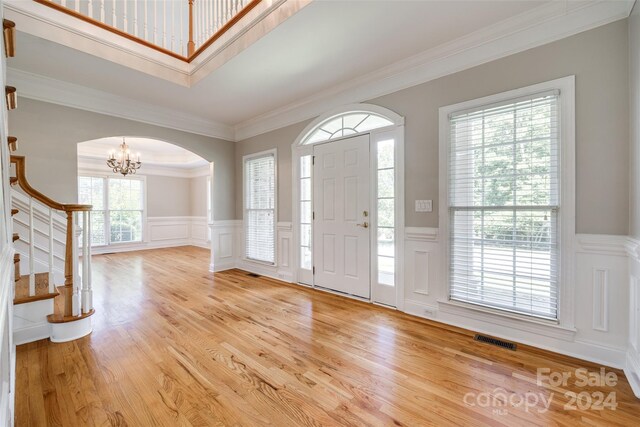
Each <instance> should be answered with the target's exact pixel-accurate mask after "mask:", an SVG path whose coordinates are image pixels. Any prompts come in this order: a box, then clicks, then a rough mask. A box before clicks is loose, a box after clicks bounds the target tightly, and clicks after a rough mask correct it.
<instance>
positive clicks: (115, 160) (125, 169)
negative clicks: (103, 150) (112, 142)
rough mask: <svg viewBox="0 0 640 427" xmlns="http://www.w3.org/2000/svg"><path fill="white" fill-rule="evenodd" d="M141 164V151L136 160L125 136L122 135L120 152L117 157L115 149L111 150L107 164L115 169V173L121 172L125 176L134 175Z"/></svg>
mask: <svg viewBox="0 0 640 427" xmlns="http://www.w3.org/2000/svg"><path fill="white" fill-rule="evenodd" d="M141 165H142V163H141V162H140V153H138V155H137V158H136V160H132V159H131V152H130V150H129V146H128V145H127V143H126V142H125V140H124V137H122V144H120V152H119V153H118V155H117V157H116V152H115V151H114V150H112V151H111V152H109V158H108V159H107V166H109V167H110V168H111V169H113V172H114V173H121V174H122V175H124V176H127V175H134V174H135V173H136V171H137V170H138V169H140V166H141Z"/></svg>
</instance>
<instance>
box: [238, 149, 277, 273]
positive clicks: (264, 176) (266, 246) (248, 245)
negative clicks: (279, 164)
mask: <svg viewBox="0 0 640 427" xmlns="http://www.w3.org/2000/svg"><path fill="white" fill-rule="evenodd" d="M275 218H276V154H275V152H274V151H269V152H265V153H259V154H256V155H252V156H247V157H245V158H244V221H245V258H246V259H249V260H253V261H260V262H264V263H268V264H275V258H276V251H275V231H276V223H275V221H276V219H275Z"/></svg>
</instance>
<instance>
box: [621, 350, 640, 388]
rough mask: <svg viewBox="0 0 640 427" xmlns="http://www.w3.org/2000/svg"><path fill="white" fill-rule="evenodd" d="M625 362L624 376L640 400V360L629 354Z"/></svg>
mask: <svg viewBox="0 0 640 427" xmlns="http://www.w3.org/2000/svg"><path fill="white" fill-rule="evenodd" d="M625 362H626V364H625V367H624V374H625V376H626V377H627V381H629V385H631V389H632V390H633V394H635V395H636V397H637V398H638V399H640V360H637V359H636V358H634V356H633V355H632V353H631V352H627V357H626V360H625Z"/></svg>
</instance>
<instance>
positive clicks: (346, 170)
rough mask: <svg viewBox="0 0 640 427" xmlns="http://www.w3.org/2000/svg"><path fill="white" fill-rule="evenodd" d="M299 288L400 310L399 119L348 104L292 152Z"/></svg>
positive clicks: (314, 125) (309, 130)
mask: <svg viewBox="0 0 640 427" xmlns="http://www.w3.org/2000/svg"><path fill="white" fill-rule="evenodd" d="M292 151H293V153H292V154H293V155H292V158H293V162H294V163H293V164H294V167H293V183H294V191H293V207H294V208H293V209H294V215H293V218H294V244H295V247H296V250H295V253H296V257H295V262H296V279H297V281H298V282H299V283H301V284H305V285H309V286H313V287H317V288H321V289H325V290H329V291H333V292H338V293H341V294H345V295H347V296H350V297H354V298H358V299H363V300H367V301H371V302H374V303H379V304H384V305H388V306H392V307H398V308H402V307H401V305H402V301H403V299H404V298H402V292H403V286H402V277H401V276H402V268H400V265H399V263H400V261H401V260H402V259H403V257H402V255H403V245H402V242H403V240H404V119H403V117H401V116H399V115H398V114H396V113H395V112H393V111H391V110H388V109H386V108H383V107H380V106H377V105H369V104H355V105H348V106H344V107H341V108H339V109H336V110H333V111H331V112H329V113H327V114H324V115H322V116H321V117H319V118H317V119H316V120H314V121H313V122H311V123H310V124H309V125H308V126H307V127H306V128H305V129H304V130H303V131H302V132H301V133H300V135H299V136H298V138H297V139H296V140H295V141H294V143H293V145H292Z"/></svg>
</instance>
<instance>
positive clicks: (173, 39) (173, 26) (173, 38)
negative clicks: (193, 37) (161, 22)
mask: <svg viewBox="0 0 640 427" xmlns="http://www.w3.org/2000/svg"><path fill="white" fill-rule="evenodd" d="M170 23H171V30H170V31H169V34H171V49H170V50H171V52H175V51H174V50H173V45H174V44H175V42H176V14H175V1H173V0H171V21H170Z"/></svg>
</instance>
